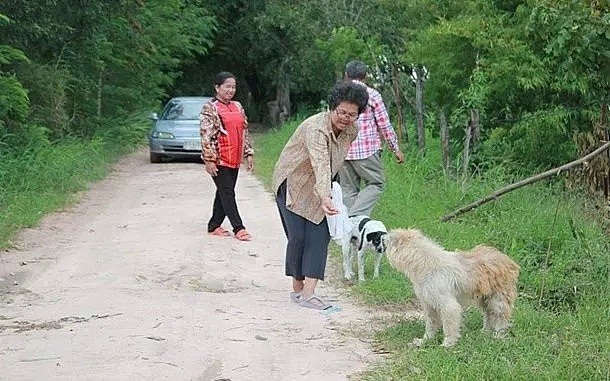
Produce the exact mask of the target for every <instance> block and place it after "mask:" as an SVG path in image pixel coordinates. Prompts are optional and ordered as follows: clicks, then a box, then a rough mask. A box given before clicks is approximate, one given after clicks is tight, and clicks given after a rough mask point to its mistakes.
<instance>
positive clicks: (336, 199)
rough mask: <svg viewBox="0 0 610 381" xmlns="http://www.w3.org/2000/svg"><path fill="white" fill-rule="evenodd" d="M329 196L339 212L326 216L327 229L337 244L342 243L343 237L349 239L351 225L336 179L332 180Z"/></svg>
mask: <svg viewBox="0 0 610 381" xmlns="http://www.w3.org/2000/svg"><path fill="white" fill-rule="evenodd" d="M331 197H332V199H333V204H334V205H335V208H337V209H338V210H339V213H338V214H335V215H332V216H326V221H327V222H328V231H329V232H330V237H331V238H332V239H333V240H335V242H336V243H337V244H338V245H342V244H343V241H344V240H345V239H349V235H350V234H351V231H352V228H353V226H352V223H351V221H350V219H349V216H348V215H347V206H345V205H344V204H343V193H342V191H341V185H339V183H338V182H336V181H333V183H332V187H331Z"/></svg>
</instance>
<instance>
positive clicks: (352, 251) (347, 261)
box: [341, 216, 387, 282]
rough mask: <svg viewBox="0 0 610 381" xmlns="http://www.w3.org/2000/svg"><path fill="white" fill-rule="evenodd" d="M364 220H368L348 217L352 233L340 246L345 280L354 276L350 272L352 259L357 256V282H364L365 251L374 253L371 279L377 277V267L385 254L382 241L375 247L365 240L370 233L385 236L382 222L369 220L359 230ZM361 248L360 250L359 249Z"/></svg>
mask: <svg viewBox="0 0 610 381" xmlns="http://www.w3.org/2000/svg"><path fill="white" fill-rule="evenodd" d="M364 218H369V217H368V216H353V217H350V222H351V223H352V225H353V228H352V231H351V232H350V234H349V237H346V238H345V239H343V244H342V247H341V249H342V252H343V271H344V276H345V279H348V280H349V279H352V276H353V275H354V273H353V271H352V263H353V260H354V257H356V256H357V261H358V281H360V282H363V281H364V255H365V254H366V251H367V250H373V251H374V252H375V270H374V272H373V277H374V278H378V277H379V266H380V264H381V257H382V256H383V253H384V252H385V242H384V240H383V239H382V240H381V241H380V243H379V244H377V245H375V244H374V243H373V242H372V241H370V240H368V239H367V235H368V234H370V233H375V232H378V233H381V235H385V234H386V233H387V229H386V227H385V225H384V224H383V222H381V221H377V220H372V219H371V220H370V221H368V222H367V223H365V224H364V226H363V227H362V230H360V228H359V226H360V222H361V221H362V220H363V219H364ZM361 239H364V241H363V242H360V241H361ZM360 246H362V248H360Z"/></svg>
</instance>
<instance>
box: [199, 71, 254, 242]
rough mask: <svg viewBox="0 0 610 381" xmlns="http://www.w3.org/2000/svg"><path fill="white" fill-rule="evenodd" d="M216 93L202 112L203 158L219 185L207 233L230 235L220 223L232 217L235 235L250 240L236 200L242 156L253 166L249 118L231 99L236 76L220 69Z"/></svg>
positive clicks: (237, 103) (250, 167)
mask: <svg viewBox="0 0 610 381" xmlns="http://www.w3.org/2000/svg"><path fill="white" fill-rule="evenodd" d="M214 89H215V90H216V96H215V97H214V98H212V99H211V100H210V101H209V102H207V103H206V104H204V105H203V107H202V109H201V113H200V114H199V126H200V134H201V148H202V152H201V159H202V160H203V163H204V166H205V171H206V172H207V173H209V174H210V176H212V179H213V180H214V184H216V196H215V197H214V206H213V209H212V217H211V218H210V221H209V222H208V233H209V234H211V235H217V236H224V237H228V236H230V235H231V234H230V233H229V232H228V231H227V230H225V229H224V228H223V227H222V226H221V225H222V223H223V221H224V219H225V217H228V218H229V222H231V226H232V227H233V233H234V234H235V238H237V239H238V240H240V241H250V240H251V239H252V236H251V235H250V233H248V231H247V230H246V228H245V227H244V224H243V222H242V220H241V216H240V215H239V211H238V210H237V203H236V202H235V184H236V183H237V174H238V173H239V166H240V164H241V160H242V157H243V156H245V157H246V161H247V163H248V170H249V171H251V170H252V169H253V168H254V159H253V156H252V155H253V154H254V150H253V149H252V143H251V142H250V137H249V135H248V120H247V118H246V113H245V112H244V108H243V107H242V105H241V104H240V103H239V102H237V101H234V100H232V99H233V96H234V95H235V89H236V81H235V76H234V75H233V74H231V73H229V72H225V71H223V72H220V73H218V74H217V75H216V77H215V78H214Z"/></svg>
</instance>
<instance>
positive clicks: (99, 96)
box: [95, 68, 104, 119]
mask: <svg viewBox="0 0 610 381" xmlns="http://www.w3.org/2000/svg"><path fill="white" fill-rule="evenodd" d="M103 75H104V69H103V68H100V74H99V76H98V77H97V99H96V102H95V103H96V107H95V108H96V110H95V113H96V116H97V118H98V119H100V118H101V117H102V84H103V82H102V80H103Z"/></svg>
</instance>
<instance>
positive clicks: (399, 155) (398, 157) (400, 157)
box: [394, 149, 405, 164]
mask: <svg viewBox="0 0 610 381" xmlns="http://www.w3.org/2000/svg"><path fill="white" fill-rule="evenodd" d="M394 155H396V162H398V164H402V163H404V162H405V155H404V154H403V153H402V151H401V150H400V149H397V150H396V152H394Z"/></svg>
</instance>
